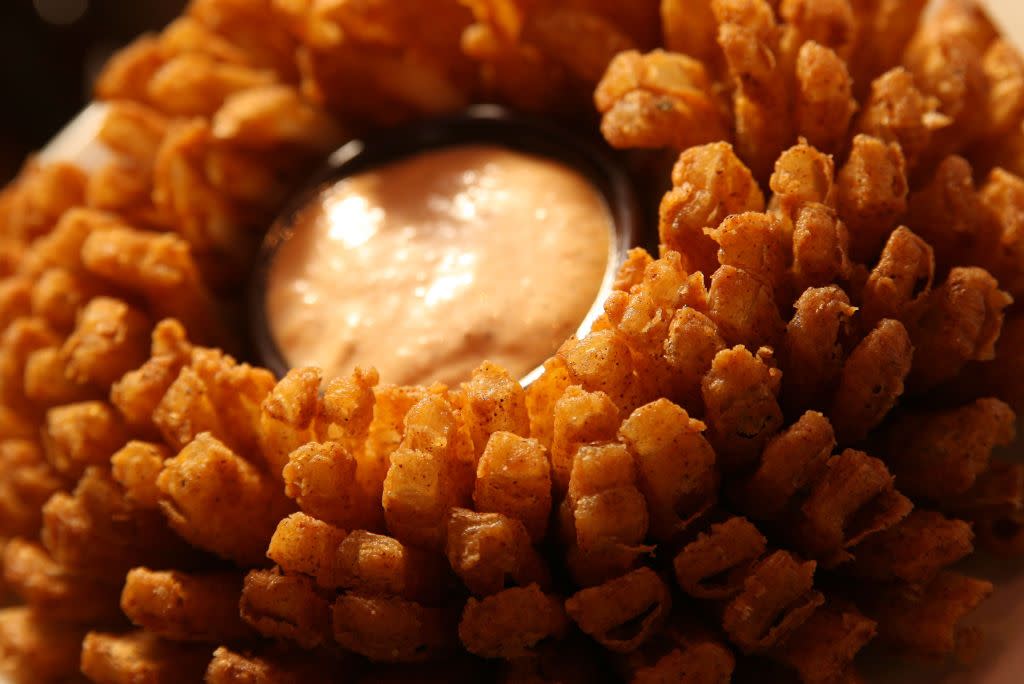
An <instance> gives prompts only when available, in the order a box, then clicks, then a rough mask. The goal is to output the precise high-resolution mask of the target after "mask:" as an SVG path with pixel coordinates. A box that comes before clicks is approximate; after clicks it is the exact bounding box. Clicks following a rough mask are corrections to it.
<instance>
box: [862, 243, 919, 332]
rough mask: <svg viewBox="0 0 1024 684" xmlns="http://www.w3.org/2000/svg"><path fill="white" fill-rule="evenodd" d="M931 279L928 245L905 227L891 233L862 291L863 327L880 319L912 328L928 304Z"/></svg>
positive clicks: (871, 325) (873, 324)
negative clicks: (897, 322) (896, 321)
mask: <svg viewBox="0 0 1024 684" xmlns="http://www.w3.org/2000/svg"><path fill="white" fill-rule="evenodd" d="M934 276H935V257H934V254H933V252H932V248H931V246H930V245H929V244H928V243H927V242H925V241H924V240H922V239H921V238H920V237H918V236H917V235H915V234H914V233H912V232H911V231H910V230H909V229H908V228H906V227H904V226H900V227H899V228H897V229H896V230H894V231H893V232H892V234H891V235H890V236H889V240H888V241H887V242H886V243H885V248H884V249H883V250H882V256H881V258H880V259H879V260H878V264H877V265H876V266H875V268H874V269H873V270H872V271H871V275H869V276H868V280H867V282H866V283H865V284H864V289H863V290H862V291H861V321H862V323H863V325H864V327H866V328H867V327H874V326H875V324H877V323H878V322H879V321H880V320H882V319H883V318H892V319H895V320H898V321H901V322H902V323H904V324H905V325H912V324H913V323H914V322H915V321H916V320H917V319H918V317H919V316H920V314H921V312H922V309H923V307H924V306H925V303H926V302H927V301H928V297H929V295H930V294H931V291H932V282H933V280H934Z"/></svg>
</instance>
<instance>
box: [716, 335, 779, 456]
mask: <svg viewBox="0 0 1024 684" xmlns="http://www.w3.org/2000/svg"><path fill="white" fill-rule="evenodd" d="M766 358H767V359H768V360H770V358H771V357H770V354H766V353H765V351H764V350H761V351H759V352H758V354H757V356H754V355H753V354H751V353H750V352H749V351H748V350H747V349H746V348H744V347H742V346H737V347H733V348H732V349H726V350H723V351H721V352H719V353H718V354H717V355H716V356H715V360H714V363H713V364H712V366H711V370H710V371H709V372H708V374H707V375H706V376H704V380H703V384H702V386H701V390H702V393H703V396H704V406H705V409H706V414H705V417H704V419H705V422H707V425H708V441H710V442H711V444H712V446H714V447H715V452H716V454H717V455H718V458H719V461H720V463H721V466H722V469H723V470H724V471H726V472H734V471H736V470H741V469H744V468H747V467H749V466H750V465H752V464H753V463H754V461H755V460H756V459H757V457H758V455H760V453H761V450H762V448H763V447H764V444H765V443H766V442H767V441H768V439H769V438H770V437H771V436H772V435H773V434H775V432H776V431H777V430H778V429H779V428H780V427H781V426H782V409H781V408H779V402H778V393H779V384H780V381H781V378H782V373H781V372H780V371H779V370H778V369H777V368H772V367H771V366H769V365H768V364H767V363H765V360H766Z"/></svg>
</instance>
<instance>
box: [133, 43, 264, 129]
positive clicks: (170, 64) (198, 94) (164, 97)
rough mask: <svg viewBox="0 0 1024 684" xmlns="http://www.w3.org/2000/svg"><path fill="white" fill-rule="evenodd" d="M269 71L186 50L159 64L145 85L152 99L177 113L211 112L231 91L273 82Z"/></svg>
mask: <svg viewBox="0 0 1024 684" xmlns="http://www.w3.org/2000/svg"><path fill="white" fill-rule="evenodd" d="M274 80H275V79H274V75H273V74H272V73H270V72H268V71H263V70H258V69H252V68H249V67H246V66H241V65H236V64H227V63H224V62H219V61H217V60H215V59H213V58H212V57H210V56H208V55H204V54H201V53H197V52H186V53H182V54H180V55H177V56H174V57H172V58H171V59H169V60H168V61H167V62H165V63H164V64H163V65H161V66H160V68H159V69H157V70H156V72H155V73H154V74H153V75H152V77H151V78H150V80H149V83H148V84H147V86H146V90H147V94H148V96H149V100H150V102H152V103H153V104H154V105H155V106H156V107H157V109H159V110H161V111H163V112H165V113H167V114H171V115H175V116H183V117H190V116H210V115H212V114H213V113H214V112H216V111H217V110H218V109H219V108H220V107H221V105H222V104H224V101H225V100H226V99H227V98H228V97H229V96H231V95H233V94H236V93H239V92H243V91H246V90H249V89H252V88H256V87H260V86H268V85H271V84H272V83H273V82H274Z"/></svg>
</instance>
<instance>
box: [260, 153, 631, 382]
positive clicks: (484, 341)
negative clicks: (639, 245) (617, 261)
mask: <svg viewBox="0 0 1024 684" xmlns="http://www.w3.org/2000/svg"><path fill="white" fill-rule="evenodd" d="M292 228H293V235H292V237H291V238H290V239H288V240H287V241H285V242H284V243H283V244H282V245H281V246H280V248H279V250H278V253H277V255H276V256H275V257H274V261H273V263H272V264H271V267H270V273H269V279H268V284H267V292H266V307H267V318H268V320H269V321H270V328H271V334H272V335H273V338H274V341H275V342H276V344H277V346H278V349H279V350H280V351H281V354H282V355H283V357H284V359H285V360H286V361H287V362H288V363H289V364H290V365H292V366H306V365H311V366H319V367H320V368H322V369H323V370H324V375H325V377H327V378H331V377H336V376H338V375H341V374H345V373H348V372H350V371H351V369H352V368H353V367H355V366H363V367H368V366H375V367H376V368H377V369H378V370H379V371H380V374H381V378H382V379H383V380H385V381H387V382H393V383H400V384H413V383H416V384H422V383H429V382H432V381H441V382H445V383H449V384H452V383H457V382H460V381H462V380H465V379H467V378H468V377H469V375H470V373H471V372H472V370H473V369H474V368H475V367H476V366H477V365H479V364H480V362H482V361H484V360H490V361H493V362H495V363H498V364H500V365H502V366H504V367H505V368H506V369H508V371H509V372H510V373H512V374H513V376H515V377H522V376H523V375H525V374H527V373H528V372H529V371H531V370H532V369H533V368H534V367H536V366H537V365H538V364H539V363H541V362H542V361H543V360H544V359H545V358H547V357H548V356H550V355H551V354H552V353H554V352H555V351H556V350H557V348H558V346H559V345H560V344H561V343H562V342H563V341H564V340H565V339H566V338H567V337H569V336H570V335H572V334H573V333H574V332H576V330H577V328H578V327H579V325H580V324H581V322H582V321H583V320H584V318H585V317H586V316H587V313H588V311H589V310H590V308H591V306H592V305H593V304H594V301H595V299H596V297H597V295H598V293H599V290H600V289H601V287H602V283H603V282H604V281H605V279H606V278H607V277H609V264H610V263H611V261H612V258H611V245H612V235H613V223H612V218H611V215H610V213H609V211H608V208H607V206H606V204H605V202H604V200H603V198H602V196H601V195H600V193H598V191H597V190H596V189H595V188H594V187H593V185H592V184H591V183H590V182H589V181H588V180H587V179H586V178H585V177H584V176H582V175H581V174H580V173H578V172H577V171H575V170H573V169H571V168H570V167H568V166H564V165H562V164H560V163H558V162H555V161H552V160H550V159H546V158H543V157H535V156H531V155H526V154H522V153H519V152H515V151H511V150H508V149H505V148H502V147H497V146H483V145H474V146H465V147H453V148H445V149H442V150H437V151H431V152H426V153H423V154H419V155H416V156H413V157H410V158H407V159H404V160H401V161H398V162H394V163H392V164H389V165H386V166H382V167H380V168H378V169H374V170H372V171H368V172H365V173H362V174H358V175H355V176H351V177H348V178H345V179H343V180H341V181H339V182H338V183H336V184H335V185H333V186H330V187H328V188H327V189H325V190H324V191H323V192H322V193H321V194H320V196H319V199H318V201H316V202H313V203H311V204H310V205H309V206H307V207H306V208H305V209H303V210H302V211H300V212H299V214H298V215H297V217H296V219H295V222H294V225H293V226H292Z"/></svg>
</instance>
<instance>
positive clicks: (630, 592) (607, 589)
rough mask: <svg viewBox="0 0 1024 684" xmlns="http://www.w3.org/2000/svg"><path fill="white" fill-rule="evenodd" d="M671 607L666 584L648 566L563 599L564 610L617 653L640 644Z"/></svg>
mask: <svg viewBox="0 0 1024 684" xmlns="http://www.w3.org/2000/svg"><path fill="white" fill-rule="evenodd" d="M671 610H672V598H671V596H670V595H669V589H668V586H667V585H666V584H665V582H664V581H663V580H662V579H661V578H660V577H659V576H658V575H657V573H655V572H654V571H653V570H651V569H650V568H638V569H636V570H634V571H633V572H630V573H628V574H626V575H623V576H621V577H617V578H615V579H612V580H608V581H607V582H605V583H604V584H601V585H599V586H596V587H591V588H589V589H583V590H581V591H579V592H577V593H575V594H573V595H572V596H570V597H569V598H568V599H566V601H565V611H566V612H567V613H568V614H569V617H571V618H572V619H573V621H574V622H575V623H576V624H577V625H579V627H580V629H581V630H583V632H584V633H586V634H589V635H590V636H591V637H592V638H593V639H595V640H596V641H597V642H598V643H600V644H601V645H602V646H604V647H605V648H607V649H608V650H610V651H615V652H616V653H628V652H630V651H635V650H636V649H637V648H639V647H640V646H641V645H642V644H643V643H644V642H645V641H647V640H648V639H649V638H650V637H651V636H652V635H653V634H655V633H656V632H657V631H658V630H659V629H661V626H662V625H663V624H664V623H665V621H666V620H667V619H668V615H669V613H670V612H671Z"/></svg>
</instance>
